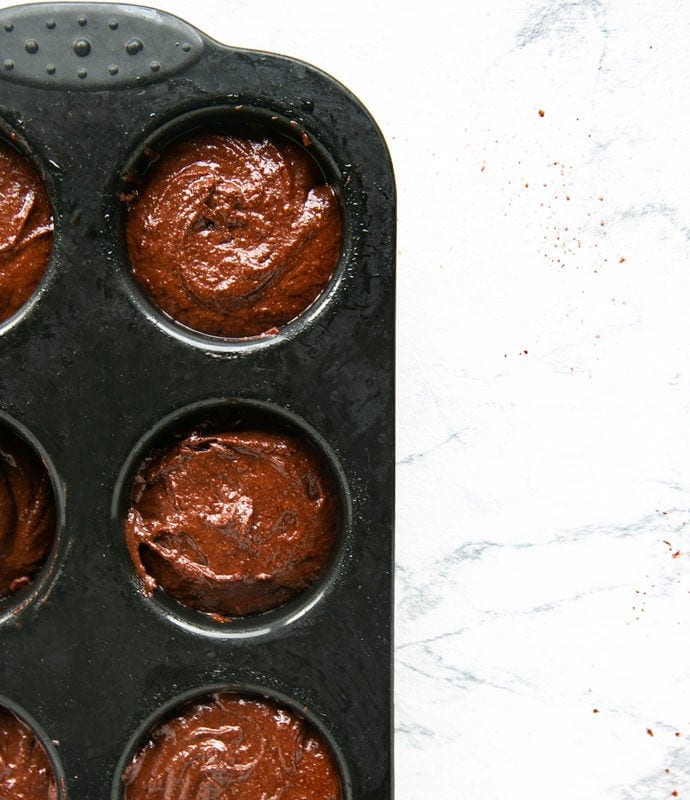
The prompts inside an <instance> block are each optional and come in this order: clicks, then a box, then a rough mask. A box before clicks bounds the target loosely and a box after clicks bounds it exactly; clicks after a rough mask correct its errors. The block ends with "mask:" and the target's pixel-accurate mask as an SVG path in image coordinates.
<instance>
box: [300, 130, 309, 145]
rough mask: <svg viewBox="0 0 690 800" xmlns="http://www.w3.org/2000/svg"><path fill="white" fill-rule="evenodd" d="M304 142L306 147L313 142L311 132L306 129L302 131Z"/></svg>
mask: <svg viewBox="0 0 690 800" xmlns="http://www.w3.org/2000/svg"><path fill="white" fill-rule="evenodd" d="M302 144H303V145H304V146H305V147H309V145H310V144H311V139H310V138H309V134H308V133H307V132H306V131H302Z"/></svg>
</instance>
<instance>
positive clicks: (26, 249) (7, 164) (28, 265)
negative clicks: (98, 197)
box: [0, 141, 53, 322]
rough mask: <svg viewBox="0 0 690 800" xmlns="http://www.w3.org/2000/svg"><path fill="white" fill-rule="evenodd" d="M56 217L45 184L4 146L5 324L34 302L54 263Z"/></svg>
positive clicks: (0, 253)
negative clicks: (31, 298) (29, 303)
mask: <svg viewBox="0 0 690 800" xmlns="http://www.w3.org/2000/svg"><path fill="white" fill-rule="evenodd" d="M52 247H53V217H52V213H51V210H50V203H49V202H48V195H47V193H46V190H45V187H44V185H43V182H42V181H41V179H40V177H39V176H38V173H37V172H36V170H35V169H34V168H33V167H32V166H31V164H29V162H28V161H27V160H26V159H25V158H24V157H23V156H22V155H20V154H19V153H18V152H17V151H16V150H15V149H14V148H13V147H10V145H8V144H6V143H5V142H2V141H0V322H2V321H3V320H6V319H7V318H8V317H11V316H12V314H14V313H15V312H16V311H18V310H19V309H20V308H21V307H22V306H23V305H24V303H26V301H27V300H28V299H29V297H31V295H32V294H33V292H34V290H35V289H36V287H37V286H38V284H39V282H40V280H41V278H42V277H43V273H44V272H45V270H46V267H47V266H48V261H49V260H50V251H51V249H52Z"/></svg>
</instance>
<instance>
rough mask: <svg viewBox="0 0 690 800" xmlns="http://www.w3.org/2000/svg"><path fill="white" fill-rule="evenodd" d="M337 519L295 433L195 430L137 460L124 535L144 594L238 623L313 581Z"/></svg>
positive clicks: (308, 451)
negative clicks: (157, 593) (158, 593)
mask: <svg viewBox="0 0 690 800" xmlns="http://www.w3.org/2000/svg"><path fill="white" fill-rule="evenodd" d="M338 516H339V515H338V503H337V500H336V492H335V488H334V486H333V482H332V479H331V477H330V473H329V472H328V470H327V469H326V467H325V466H324V465H323V464H322V463H321V459H320V458H319V457H318V455H317V454H316V452H315V451H314V450H313V448H312V447H311V446H310V445H309V444H307V443H306V442H305V441H303V440H302V439H300V438H298V437H297V436H295V435H293V434H288V433H272V432H266V431H257V430H241V431H226V432H220V433H213V434H209V433H201V432H192V433H191V434H189V435H188V436H186V437H185V438H183V439H182V440H181V441H178V442H177V443H176V444H175V445H173V446H172V447H170V448H168V449H167V450H163V451H158V452H157V453H155V454H153V455H152V456H151V457H150V458H148V459H147V460H146V461H145V462H144V464H143V466H142V468H141V469H140V471H139V473H138V474H137V476H136V478H135V480H134V486H133V489H132V497H131V507H130V509H129V513H128V515H127V520H126V523H125V529H126V537H127V545H128V547H129V551H130V555H131V557H132V560H133V562H134V565H135V567H136V570H137V573H138V574H139V576H140V577H141V578H142V580H143V581H144V585H145V588H146V589H147V591H149V592H152V591H153V590H154V589H155V587H156V586H157V585H158V584H160V585H161V586H162V587H163V588H164V589H165V591H166V592H168V594H170V595H172V596H173V597H175V598H176V599H177V600H179V601H180V602H182V603H185V604H186V605H188V606H191V607H192V608H195V609H198V610H200V611H205V612H209V613H212V614H216V615H221V616H243V615H246V614H251V613H256V612H261V611H267V610H268V609H271V608H275V607H277V606H280V605H282V604H283V603H285V602H287V601H288V600H290V599H291V598H292V597H294V596H295V595H297V594H298V593H299V592H301V591H302V590H303V589H305V588H306V587H307V586H309V585H310V584H311V583H313V581H314V580H316V578H318V577H319V575H320V574H321V572H322V570H323V568H324V566H325V564H326V562H327V560H328V557H329V555H330V553H331V550H332V547H333V543H334V541H335V537H336V532H337V527H338Z"/></svg>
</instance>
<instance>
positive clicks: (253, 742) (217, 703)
mask: <svg viewBox="0 0 690 800" xmlns="http://www.w3.org/2000/svg"><path fill="white" fill-rule="evenodd" d="M122 780H123V782H124V784H125V786H126V789H125V800H168V798H175V800H201V798H209V800H210V798H213V800H240V798H241V800H269V799H270V798H280V800H340V798H341V797H342V791H341V785H340V777H339V772H338V767H337V765H336V763H335V760H334V758H333V755H332V754H331V751H330V749H329V747H328V745H327V744H326V742H325V741H324V740H323V738H322V737H321V736H320V735H319V733H318V732H317V731H316V730H315V729H314V728H313V726H311V725H310V724H308V723H307V722H306V721H305V720H304V719H303V718H302V717H300V716H298V715H297V714H296V713H295V712H294V711H291V710H289V709H287V708H284V707H282V706H279V705H277V704H275V703H273V702H271V701H269V700H263V699H258V698H253V697H243V696H241V695H235V694H230V693H227V694H220V695H213V696H211V697H210V698H208V700H206V701H204V702H200V703H195V704H193V705H190V706H188V707H187V708H186V709H185V710H184V711H183V712H182V713H181V714H180V715H179V716H176V717H173V718H172V719H170V720H168V721H167V722H164V723H162V724H161V725H159V726H158V727H157V728H156V729H155V730H154V731H153V733H152V734H151V736H150V739H149V741H148V742H147V743H146V744H145V745H144V746H143V747H142V748H141V749H140V750H139V752H138V753H137V754H136V756H135V757H134V758H133V759H132V761H131V763H130V764H129V766H128V767H127V769H126V770H125V772H124V775H123V777H122Z"/></svg>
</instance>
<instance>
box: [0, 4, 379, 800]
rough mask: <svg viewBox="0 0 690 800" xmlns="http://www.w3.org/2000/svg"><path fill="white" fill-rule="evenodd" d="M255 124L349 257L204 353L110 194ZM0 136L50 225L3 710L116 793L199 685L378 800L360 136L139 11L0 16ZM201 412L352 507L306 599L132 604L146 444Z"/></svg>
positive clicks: (79, 771) (374, 418) (324, 99)
mask: <svg viewBox="0 0 690 800" xmlns="http://www.w3.org/2000/svg"><path fill="white" fill-rule="evenodd" d="M84 42H86V44H84ZM247 123H250V124H255V123H257V124H260V125H262V126H265V127H266V128H267V129H270V130H271V131H272V132H274V133H276V134H282V135H284V136H288V137H290V138H292V139H294V140H295V141H297V142H301V143H303V144H304V145H306V146H307V147H308V149H309V150H310V152H312V154H313V155H314V157H315V158H316V159H317V161H318V162H319V163H320V165H321V168H322V169H323V171H324V174H325V175H326V177H327V179H328V181H329V182H330V183H331V184H332V185H333V187H334V189H335V190H336V192H337V194H338V197H339V199H340V203H341V206H342V210H343V222H344V244H343V252H342V256H341V260H340V264H339V266H338V268H337V270H336V272H335V274H334V276H333V279H332V280H331V283H330V285H329V286H328V287H327V289H326V291H325V292H324V294H323V295H322V296H321V297H320V298H319V299H318V300H317V301H315V303H314V304H312V306H311V307H310V308H309V309H308V310H307V311H306V312H305V313H304V314H302V315H301V316H300V317H299V318H298V319H297V320H295V321H294V322H292V323H290V324H288V325H287V326H286V327H285V328H283V329H282V330H281V331H280V332H279V333H278V334H277V335H272V336H263V337H256V338H252V339H244V340H228V339H218V338H215V337H211V336H207V335H204V334H199V333H195V332H194V331H190V330H189V329H187V328H184V327H183V326H181V325H179V324H177V323H176V322H174V321H173V320H171V319H170V318H168V317H166V316H165V315H164V314H163V313H161V312H160V311H159V310H157V309H156V308H155V307H153V306H152V305H151V304H150V302H149V301H148V300H147V299H146V297H144V295H143V294H142V292H141V290H140V289H139V287H138V285H137V283H136V281H135V280H134V279H133V277H132V274H131V270H130V267H129V263H128V257H127V249H126V244H125V239H124V229H123V226H124V210H125V206H124V204H123V202H122V200H121V199H120V197H121V196H124V195H126V194H127V192H128V190H129V188H130V187H131V181H132V179H133V178H134V176H135V174H136V173H137V172H141V170H142V169H144V168H145V166H146V161H147V159H148V158H149V156H150V154H151V150H152V149H154V150H155V149H156V148H158V147H160V146H162V145H164V144H165V142H166V141H170V140H172V139H173V138H175V137H176V136H179V135H181V134H185V133H188V132H192V131H194V130H209V129H213V130H229V129H232V128H233V127H235V126H237V125H238V124H247ZM0 135H2V136H3V138H5V139H7V140H8V141H10V142H12V143H14V145H15V146H16V147H17V148H18V149H19V150H20V151H22V152H23V153H24V154H25V155H26V156H27V157H28V158H29V160H30V161H31V162H32V163H34V165H35V166H36V167H37V169H38V170H39V172H40V174H41V175H42V177H43V179H44V181H45V183H46V186H47V189H48V192H49V195H50V198H51V202H52V204H53V210H54V217H55V246H54V251H53V255H52V260H51V263H50V265H49V268H48V270H47V272H46V275H45V277H44V279H43V282H42V283H41V285H40V287H39V289H38V290H37V292H36V294H35V296H34V297H33V298H32V300H31V301H30V302H29V303H28V304H27V305H26V306H25V307H24V308H23V309H21V310H20V311H19V312H18V313H17V314H16V315H15V317H13V318H12V319H10V320H8V321H7V322H5V323H4V324H3V325H1V326H0V422H1V423H2V424H8V425H10V426H12V427H14V428H15V429H16V430H17V431H18V432H19V433H20V434H22V435H24V437H25V438H26V439H27V440H28V441H29V442H31V443H32V444H33V445H34V446H35V447H36V448H37V449H38V451H39V452H40V453H41V455H42V456H43V458H44V460H45V461H46V463H47V464H48V466H49V469H50V471H51V474H52V475H53V478H54V482H55V490H56V497H57V498H58V506H59V519H60V524H59V532H58V536H57V539H56V543H55V547H54V549H53V553H52V555H51V557H50V558H49V560H48V563H47V564H46V566H45V568H44V569H43V571H42V573H41V574H40V575H39V577H38V578H37V579H36V581H35V582H34V583H33V584H32V586H31V587H30V588H29V589H28V590H27V591H26V592H25V593H24V594H23V595H22V596H21V597H14V598H12V600H11V601H7V600H5V601H3V602H2V603H0V695H2V697H4V698H6V699H2V698H0V703H2V704H3V705H8V706H9V707H10V708H11V709H13V710H15V711H19V712H20V713H21V714H22V715H23V716H24V717H25V718H27V719H29V720H36V722H37V723H38V725H39V729H40V732H41V731H45V734H46V736H47V737H50V740H54V741H55V742H56V747H55V748H52V747H50V746H49V752H50V754H51V757H52V758H54V759H57V763H58V767H57V769H58V775H59V776H60V777H61V792H62V796H63V799H64V798H69V800H103V798H112V799H113V800H116V799H117V798H121V796H122V790H121V782H120V773H121V770H122V766H123V764H125V763H126V762H127V760H128V758H129V757H131V755H132V753H133V751H134V749H135V748H136V747H137V745H138V744H139V743H141V741H143V739H144V738H145V736H146V733H147V731H148V730H150V728H151V726H152V725H153V724H155V721H156V720H158V719H160V718H161V715H164V714H166V713H168V712H169V711H170V710H171V709H173V708H174V707H175V706H176V705H178V704H179V703H180V702H183V701H184V700H186V699H187V698H189V697H193V696H197V695H200V694H204V693H205V692H207V691H210V690H213V689H216V688H221V689H225V688H230V689H233V688H235V689H239V690H242V691H252V690H253V691H257V692H259V693H267V694H269V695H271V696H273V697H275V698H277V699H278V700H280V701H283V702H285V703H287V704H288V705H292V706H293V707H294V708H296V709H297V710H299V711H300V712H301V713H303V714H304V715H305V716H306V717H307V718H308V719H310V720H311V721H312V722H313V723H314V724H315V725H316V726H317V727H318V728H319V729H320V730H321V731H322V733H324V735H325V736H326V737H327V739H328V740H329V741H330V742H331V745H332V747H333V750H334V752H335V754H336V757H337V759H338V762H339V764H340V767H341V771H342V777H343V788H344V798H347V800H384V798H389V797H391V794H392V788H391V786H392V783H391V772H392V771H391V758H392V748H391V733H392V728H391V612H392V544H393V533H392V528H393V488H394V484H393V476H394V467H393V430H394V428H393V423H394V419H393V415H394V405H393V379H394V261H395V249H394V248H395V244H394V234H395V188H394V181H393V174H392V169H391V164H390V159H389V156H388V152H387V149H386V146H385V143H384V142H383V139H382V137H381V134H380V132H379V130H378V128H377V127H376V124H375V123H374V122H373V120H372V118H371V117H370V116H369V114H368V113H367V111H366V110H365V109H364V108H363V106H362V105H361V103H360V102H359V101H358V100H356V99H355V98H354V97H353V96H352V95H351V94H350V92H349V91H348V90H347V89H345V88H344V87H343V86H342V85H340V84H338V83H337V82H336V81H334V80H333V79H332V78H330V77H328V76H327V75H325V74H324V73H322V72H320V71H319V70H317V69H315V68H314V67H311V66H309V65H306V64H304V63H302V62H300V61H296V60H293V59H290V58H285V57H282V56H277V55H271V54H266V53H261V52H255V51H250V50H240V49H235V48H231V47H227V46H224V45H221V44H219V43H217V42H215V41H213V40H211V39H210V38H208V37H207V36H205V35H204V34H202V33H200V32H198V31H197V30H195V29H194V28H192V27H190V26H189V25H187V24H186V23H185V22H183V21H181V20H179V19H177V18H175V17H172V16H170V15H168V14H164V13H162V12H157V11H153V10H151V9H145V8H141V7H135V6H126V5H110V4H102V5H100V4H98V5H89V4H79V3H69V4H67V3H65V4H42V5H31V6H17V7H15V8H10V9H3V10H1V11H0ZM216 411H221V412H222V413H231V414H232V413H240V414H246V413H250V414H257V413H258V414H260V415H266V416H268V417H270V418H271V419H274V420H277V421H278V422H279V424H282V425H286V426H288V427H290V428H291V429H293V430H298V431H300V432H301V433H303V435H305V436H306V437H307V438H308V439H309V440H310V441H311V442H312V443H313V444H314V445H315V446H316V447H317V448H318V449H319V450H320V451H321V452H322V453H323V454H324V457H325V458H326V460H327V461H328V462H329V464H330V465H331V468H332V470H333V472H334V475H335V477H336V480H337V483H338V484H339V491H340V494H341V504H342V506H343V508H344V509H345V514H344V521H343V525H342V530H341V535H340V540H339V542H338V547H337V548H336V553H335V555H334V557H333V560H332V562H331V564H330V566H329V568H328V570H327V573H326V574H325V575H324V577H323V579H322V580H321V581H319V582H318V584H317V585H316V586H315V587H313V588H312V589H311V590H309V591H308V592H307V593H306V594H305V595H303V596H300V598H298V599H297V600H296V601H293V603H291V604H288V605H286V606H284V607H283V608H281V609H277V610H275V611H274V612H269V613H268V614H265V615H257V616H254V617H249V618H246V619H243V620H237V621H231V622H225V623H221V622H218V621H214V620H213V619H212V618H210V617H205V616H204V615H200V614H198V613H196V612H189V613H186V612H184V611H181V610H180V608H179V607H177V604H174V603H172V602H171V601H169V600H168V599H166V598H165V597H164V596H161V595H160V594H159V595H154V596H153V597H152V598H147V597H146V596H145V595H144V593H143V590H142V588H141V586H140V584H139V582H138V580H137V579H136V577H135V575H134V571H133V567H132V565H131V562H130V561H129V558H128V556H127V554H126V549H125V545H124V536H123V531H122V514H123V502H124V501H123V497H125V498H126V495H127V492H128V486H129V483H128V481H130V480H131V476H132V474H133V470H135V469H136V467H137V465H138V459H139V458H140V456H141V454H142V453H143V452H144V451H145V449H146V447H148V446H149V445H150V444H151V443H152V442H154V441H156V440H157V437H160V436H162V435H164V434H165V433H166V431H168V430H169V429H170V426H171V425H174V424H176V423H178V422H181V421H186V420H189V419H193V418H195V416H196V417H201V416H203V415H204V414H207V413H209V412H216ZM63 770H64V779H63V778H62V776H63Z"/></svg>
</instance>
